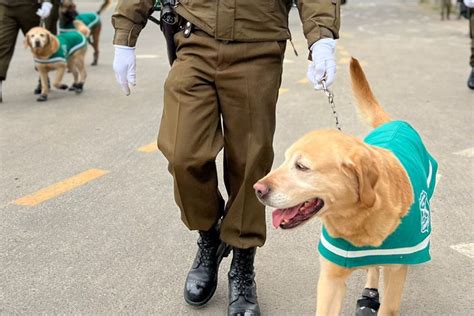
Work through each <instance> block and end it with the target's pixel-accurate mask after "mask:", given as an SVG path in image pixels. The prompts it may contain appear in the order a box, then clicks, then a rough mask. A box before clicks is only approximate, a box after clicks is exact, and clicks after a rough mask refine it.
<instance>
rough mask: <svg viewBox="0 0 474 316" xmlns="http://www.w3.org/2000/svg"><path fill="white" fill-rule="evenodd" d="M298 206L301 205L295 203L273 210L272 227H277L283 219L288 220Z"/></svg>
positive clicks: (296, 211)
mask: <svg viewBox="0 0 474 316" xmlns="http://www.w3.org/2000/svg"><path fill="white" fill-rule="evenodd" d="M300 207H301V205H297V206H294V207H290V208H285V209H276V210H274V211H273V213H272V221H273V227H275V228H278V227H280V225H281V223H282V222H283V221H284V220H290V219H292V218H293V217H295V216H296V214H298V211H299V209H300Z"/></svg>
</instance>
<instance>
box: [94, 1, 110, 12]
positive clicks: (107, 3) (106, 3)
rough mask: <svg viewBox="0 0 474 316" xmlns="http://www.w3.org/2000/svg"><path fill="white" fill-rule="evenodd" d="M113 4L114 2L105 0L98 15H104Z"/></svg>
mask: <svg viewBox="0 0 474 316" xmlns="http://www.w3.org/2000/svg"><path fill="white" fill-rule="evenodd" d="M111 3H112V0H104V2H102V5H101V6H100V9H99V11H97V14H99V15H100V14H102V12H104V10H105V9H107V7H108V6H109V5H110V4H111Z"/></svg>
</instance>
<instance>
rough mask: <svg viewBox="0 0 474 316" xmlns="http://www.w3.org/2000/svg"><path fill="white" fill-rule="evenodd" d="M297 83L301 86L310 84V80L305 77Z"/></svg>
mask: <svg viewBox="0 0 474 316" xmlns="http://www.w3.org/2000/svg"><path fill="white" fill-rule="evenodd" d="M297 82H298V83H301V84H306V83H308V82H309V80H308V78H306V77H304V78H303V79H301V80H298V81H297Z"/></svg>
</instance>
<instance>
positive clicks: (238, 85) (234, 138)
mask: <svg viewBox="0 0 474 316" xmlns="http://www.w3.org/2000/svg"><path fill="white" fill-rule="evenodd" d="M284 49H285V41H283V42H263V43H229V44H221V48H220V54H219V56H221V58H220V59H221V62H220V63H219V65H218V69H219V70H218V72H217V77H216V87H217V93H218V98H219V104H220V106H221V111H222V118H223V128H224V178H225V184H226V189H227V192H228V194H229V200H228V202H227V205H226V212H225V213H226V215H225V217H224V219H223V220H222V225H221V239H222V240H223V241H224V242H225V243H227V244H230V245H232V246H233V258H232V263H231V267H230V271H229V274H228V278H229V311H228V314H229V315H244V314H245V315H260V309H259V305H258V301H257V289H256V283H255V272H254V259H255V253H256V248H257V247H261V246H263V244H264V243H265V239H266V222H265V207H264V206H263V205H262V204H261V203H260V202H259V201H258V199H257V197H256V195H255V190H254V189H253V185H254V184H255V183H256V182H257V181H258V179H260V178H261V177H263V176H264V175H266V174H267V173H268V172H269V171H270V169H271V166H272V163H273V135H274V132H275V108H276V103H277V99H278V90H279V88H280V83H281V74H282V62H283V54H284Z"/></svg>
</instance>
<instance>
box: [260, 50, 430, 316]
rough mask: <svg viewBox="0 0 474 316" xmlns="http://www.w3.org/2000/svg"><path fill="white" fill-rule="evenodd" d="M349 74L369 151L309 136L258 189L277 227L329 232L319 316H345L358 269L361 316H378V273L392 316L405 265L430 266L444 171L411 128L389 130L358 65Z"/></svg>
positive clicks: (331, 136)
mask: <svg viewBox="0 0 474 316" xmlns="http://www.w3.org/2000/svg"><path fill="white" fill-rule="evenodd" d="M350 70H351V79H352V84H353V92H354V95H355V97H356V99H357V101H358V105H359V109H360V111H361V112H362V114H363V116H364V117H365V119H366V120H367V121H368V122H369V123H370V124H371V125H372V126H373V127H374V128H375V129H374V130H373V131H372V132H371V133H370V134H369V135H368V136H367V137H366V138H365V140H364V141H362V140H360V139H358V138H356V137H353V136H350V135H346V134H344V133H342V132H340V131H337V130H319V131H314V132H311V133H309V134H307V135H305V136H304V137H302V138H301V139H299V140H298V141H297V142H296V143H295V144H293V145H292V146H291V147H290V148H289V149H288V150H287V151H286V153H285V161H284V163H283V164H282V165H281V166H279V167H278V168H277V169H276V170H274V171H272V172H270V173H269V174H268V175H267V176H266V177H264V178H263V179H261V180H259V181H258V182H257V183H256V184H255V185H254V188H255V190H256V194H257V196H258V198H259V200H260V201H261V202H262V203H264V204H266V205H268V206H271V207H275V208H277V209H276V210H275V211H274V212H273V214H272V215H273V225H274V226H275V227H281V228H283V229H291V228H294V227H297V226H299V225H301V224H303V223H305V222H307V221H308V220H309V219H311V218H314V217H318V218H320V220H321V221H322V222H323V229H322V234H321V239H320V243H319V247H318V249H319V252H320V258H321V273H320V277H319V282H318V293H317V313H316V314H317V315H338V314H339V313H340V310H341V305H342V301H343V298H344V293H345V281H346V279H347V278H348V277H349V275H350V274H351V273H352V272H353V271H354V270H355V269H357V268H365V269H367V268H368V275H367V284H366V288H365V289H364V291H363V294H362V298H361V299H360V300H359V301H358V310H357V315H376V313H377V309H378V308H379V302H378V290H377V289H378V283H379V270H378V268H377V266H379V265H383V269H384V282H385V283H384V285H385V286H384V296H383V300H382V304H381V306H380V313H379V314H380V315H395V314H396V313H397V312H398V310H399V307H400V302H401V296H402V292H403V286H404V283H405V278H406V274H407V265H408V264H417V263H423V262H427V261H429V260H430V255H429V236H430V233H431V227H430V209H429V199H430V198H431V196H432V194H433V191H434V186H435V181H436V180H435V179H436V170H437V163H436V161H435V160H434V159H433V158H432V157H431V155H430V154H429V153H428V152H427V150H426V149H425V147H424V145H423V143H422V141H421V138H420V137H419V135H418V133H417V132H416V131H415V130H414V129H413V128H412V127H411V126H410V125H409V124H408V123H406V122H402V121H391V120H390V118H389V116H388V114H387V113H386V112H385V111H384V109H383V108H382V107H381V106H380V105H379V103H378V102H377V101H376V99H375V98H374V96H373V94H372V92H371V89H370V87H369V84H368V82H367V80H366V78H365V75H364V73H363V71H362V68H361V67H360V65H359V63H358V62H357V61H356V60H355V59H352V60H351V65H350ZM371 144H372V145H371ZM414 202H415V203H414ZM402 219H403V222H402Z"/></svg>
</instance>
